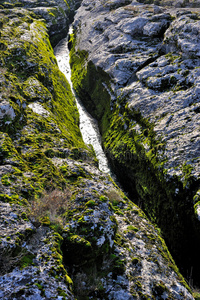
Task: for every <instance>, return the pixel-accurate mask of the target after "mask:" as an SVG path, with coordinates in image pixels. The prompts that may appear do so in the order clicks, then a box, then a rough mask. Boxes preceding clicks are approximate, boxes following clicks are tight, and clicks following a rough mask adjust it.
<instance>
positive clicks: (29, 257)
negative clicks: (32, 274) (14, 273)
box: [19, 253, 35, 269]
mask: <svg viewBox="0 0 200 300" xmlns="http://www.w3.org/2000/svg"><path fill="white" fill-rule="evenodd" d="M34 258H35V255H33V254H32V253H27V254H26V255H25V256H23V257H22V258H21V259H20V262H19V267H20V269H23V268H25V267H27V266H30V265H31V266H33V265H34V263H33V259H34Z"/></svg>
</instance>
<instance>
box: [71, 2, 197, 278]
mask: <svg viewBox="0 0 200 300" xmlns="http://www.w3.org/2000/svg"><path fill="white" fill-rule="evenodd" d="M103 3H104V5H102V2H101V1H96V2H95V3H93V2H87V3H86V2H85V1H84V2H83V4H82V6H81V7H80V8H79V10H78V12H77V14H76V16H75V21H74V36H73V38H72V40H74V43H73V47H72V51H71V66H72V81H73V84H74V87H75V89H76V92H77V93H78V95H79V96H80V97H81V100H82V101H83V102H84V103H85V105H86V107H87V108H88V109H89V111H90V113H91V114H92V115H93V116H95V117H96V118H97V119H98V122H99V126H100V130H101V133H102V136H103V145H104V148H105V151H106V153H107V156H108V158H109V159H110V162H111V165H112V166H113V170H114V171H115V173H116V174H117V175H118V178H119V180H120V182H121V183H122V185H123V186H124V188H125V189H126V190H128V191H129V193H130V195H131V197H135V196H136V195H137V198H138V203H139V204H140V205H141V207H142V208H143V209H144V210H145V212H146V213H147V214H148V216H149V217H150V218H151V220H152V221H153V222H155V223H156V224H158V226H159V227H160V228H161V230H162V232H163V234H164V237H165V238H166V240H167V243H168V245H169V247H170V249H171V250H172V252H173V254H174V256H175V257H176V260H177V262H178V264H179V266H180V267H181V266H183V269H185V275H186V274H187V273H188V270H189V269H190V268H191V266H194V265H196V266H197V265H198V264H199V263H200V262H199V255H198V252H199V251H198V249H199V248H198V246H197V244H199V234H198V232H199V229H200V225H199V221H198V220H197V218H196V215H198V213H197V212H198V205H196V206H195V212H196V214H194V207H193V206H194V202H193V197H194V196H195V194H196V193H197V191H198V190H199V182H200V177H199V174H200V173H199V171H200V169H199V166H200V164H199V136H198V127H199V102H198V100H197V99H198V84H199V83H198V82H199V75H198V74H199V63H198V60H199V52H198V48H199V40H198V38H197V35H198V34H197V32H199V15H198V13H196V11H195V9H194V10H193V11H189V10H188V11H187V10H177V13H175V12H174V10H173V12H172V11H171V10H170V9H169V10H166V8H165V9H163V8H162V7H158V6H155V5H143V4H142V5H140V4H139V3H137V4H136V3H135V2H131V3H126V2H125V1H120V2H118V4H117V6H116V7H115V6H114V5H115V3H116V2H115V1H103ZM119 7H120V8H119ZM186 27H187V29H186ZM158 29H159V30H158ZM81 65H82V68H81ZM90 83H92V84H90ZM183 99H184V100H183ZM194 249H195V250H194ZM188 257H189V259H188ZM186 258H187V259H186ZM194 268H195V271H194V273H193V275H194V276H195V278H197V279H196V280H197V283H198V278H199V267H194Z"/></svg>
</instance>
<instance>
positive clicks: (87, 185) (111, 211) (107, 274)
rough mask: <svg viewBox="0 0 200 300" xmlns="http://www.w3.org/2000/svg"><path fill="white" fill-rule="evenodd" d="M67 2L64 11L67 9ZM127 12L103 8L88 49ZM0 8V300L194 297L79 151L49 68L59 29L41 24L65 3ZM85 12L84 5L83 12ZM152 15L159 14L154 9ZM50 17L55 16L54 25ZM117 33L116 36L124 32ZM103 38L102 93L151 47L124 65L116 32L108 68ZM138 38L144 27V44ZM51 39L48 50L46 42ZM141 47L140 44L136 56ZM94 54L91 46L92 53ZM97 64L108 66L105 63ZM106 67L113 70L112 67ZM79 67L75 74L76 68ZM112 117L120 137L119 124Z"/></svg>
mask: <svg viewBox="0 0 200 300" xmlns="http://www.w3.org/2000/svg"><path fill="white" fill-rule="evenodd" d="M75 3H76V2H71V3H70V5H72V10H73V9H74V4H75ZM38 4H40V5H38ZM55 4H56V5H55ZM129 4H130V1H126V0H125V1H124V0H122V1H113V2H112V1H111V2H110V1H109V2H105V9H106V10H108V11H110V10H111V11H112V10H113V9H117V10H119V11H118V12H119V14H118V15H117V14H116V16H114V19H113V15H112V14H110V16H109V17H110V20H109V19H108V20H106V19H103V18H102V19H101V20H100V21H97V22H96V23H95V28H94V29H93V30H94V31H93V30H92V32H91V33H92V35H91V41H94V40H93V38H96V37H97V36H96V32H102V28H103V29H104V27H102V23H101V21H102V20H103V22H105V24H106V26H107V25H109V24H114V23H118V21H117V20H119V18H120V17H121V13H120V11H122V12H123V9H122V8H121V7H120V6H121V5H122V6H123V7H125V8H126V7H128V8H126V9H125V15H126V17H127V18H128V19H131V14H132V6H129ZM1 5H2V7H3V8H4V9H2V10H1V16H2V17H1V19H0V22H1V23H0V24H1V39H2V40H3V41H4V43H5V44H6V45H7V47H6V49H4V50H3V51H2V52H1V58H0V64H1V71H2V75H1V77H0V78H1V87H2V90H3V92H4V98H3V99H4V100H5V101H7V103H8V104H9V107H11V108H12V109H13V111H14V112H15V114H16V116H15V117H13V120H12V123H9V124H4V125H5V126H2V127H1V130H2V131H1V135H0V189H1V192H0V259H1V262H2V263H1V264H0V284H1V292H0V298H2V299H7V300H9V299H34V300H35V299H52V298H54V297H55V298H57V299H76V298H78V297H80V298H81V297H83V298H84V297H85V298H86V297H87V298H90V299H135V298H136V299H141V298H142V297H145V298H152V299H153V298H155V299H156V298H165V299H166V298H170V297H171V298H176V299H194V298H193V296H192V294H191V291H190V289H189V287H188V286H187V284H186V282H185V280H184V279H183V277H182V276H181V274H180V273H179V271H178V269H177V267H176V264H175V262H174V261H173V259H172V257H171V255H170V253H169V251H168V249H167V247H166V244H165V242H164V240H163V239H162V237H161V235H160V233H159V230H157V229H156V228H155V227H154V226H153V225H152V223H151V222H150V221H149V220H148V219H147V217H146V216H145V214H144V213H143V212H142V210H141V209H140V208H139V207H138V206H137V205H135V204H133V203H132V202H131V201H130V200H129V199H128V198H127V197H126V196H125V195H124V193H123V192H122V191H121V190H120V189H119V188H118V187H117V186H116V184H114V182H113V180H112V179H111V178H110V176H109V175H106V174H104V173H102V172H100V171H99V169H98V168H97V166H96V158H95V156H94V153H93V150H92V149H91V148H90V147H89V146H86V145H85V144H84V143H83V140H82V137H81V134H80V131H79V128H78V123H79V121H78V112H77V109H76V107H75V101H74V96H73V94H72V91H71V88H70V85H69V83H68V82H67V80H66V78H65V77H64V75H63V74H62V73H61V72H60V71H59V69H58V66H57V62H56V60H55V56H54V54H53V49H52V47H51V44H50V41H49V35H48V32H49V33H50V34H51V30H54V29H55V31H53V33H55V32H60V31H62V28H64V27H63V26H65V25H64V24H63V23H62V22H61V27H59V26H57V25H58V24H56V28H54V29H52V28H53V25H54V24H53V21H52V20H53V18H54V16H52V18H50V19H48V17H49V16H51V13H53V12H54V13H55V12H56V10H55V7H58V8H59V7H60V8H62V7H65V5H66V2H65V1H61V0H60V1H56V2H55V1H53V0H52V1H50V0H49V1H42V2H41V1H31V0H29V1H17V2H16V3H15V2H11V1H10V2H5V1H1ZM95 5H96V2H94V1H84V2H83V7H84V8H85V9H84V11H85V14H86V15H87V12H88V11H90V12H91V11H92V10H93V8H94V7H95ZM137 5H138V7H140V6H141V5H139V4H138V3H137ZM40 7H41V8H40ZM97 7H98V6H97ZM130 7H131V10H130ZM48 9H49V11H48ZM99 9H100V11H101V9H102V8H101V7H99ZM33 11H35V12H37V16H36V15H35V14H33ZM47 11H48V12H49V14H48V15H47V13H46V12H47ZM61 11H62V10H61ZM100 11H99V12H100ZM155 11H157V13H158V14H161V13H162V12H161V11H160V10H159V9H156V8H155ZM38 14H39V19H38ZM148 14H149V13H148V11H146V9H145V11H144V15H143V16H142V17H141V18H139V21H137V19H135V20H136V21H135V25H136V27H137V32H138V33H139V34H141V32H143V29H144V28H145V26H146V25H147V23H146V20H147V21H148V22H151V23H152V22H153V21H152V20H153V19H151V21H149V19H148V18H149V17H148ZM41 16H43V17H44V18H45V19H46V23H45V21H44V20H41ZM60 16H61V14H60V13H58V18H57V19H56V20H57V21H58V20H61V19H60ZM64 16H65V14H64ZM135 17H136V16H135ZM64 18H65V17H64ZM150 18H153V13H152V14H151V16H150ZM144 20H145V21H144ZM169 20H170V18H169V15H166V16H164V15H162V16H160V15H159V16H157V18H156V20H155V23H156V22H157V23H159V22H160V23H159V24H162V26H163V28H164V27H165V26H166V24H168V22H169ZM129 21H130V20H129ZM51 22H52V23H51ZM90 25H92V24H90ZM93 25H94V24H93ZM121 25H122V28H123V30H129V29H130V28H128V27H126V24H121ZM157 25H158V24H155V27H154V26H153V27H152V29H150V31H152V34H151V35H150V36H151V37H152V36H155V35H156V37H155V38H156V39H157V38H158V39H159V37H157V35H159V34H160V32H158V31H157V29H158V27H157ZM48 26H50V27H48ZM51 26H52V27H51ZM103 26H104V25H103ZM167 26H168V25H167ZM47 27H48V28H47ZM49 28H50V29H49ZM112 28H114V27H112ZM109 30H110V28H109V27H108V28H107V29H105V30H104V32H105V37H103V39H102V40H104V38H105V39H106V36H107V34H108V33H109V34H111V32H109ZM112 34H113V35H112V39H111V42H112V43H111V44H110V48H111V50H112V51H113V52H111V55H110V59H111V60H110V63H107V64H106V66H107V67H108V70H109V69H110V70H109V72H110V74H111V73H112V72H114V71H116V73H117V74H118V72H117V68H118V67H119V69H120V72H119V75H117V76H118V78H117V80H116V81H113V82H112V83H111V85H114V84H116V86H117V87H118V88H120V87H122V86H123V84H121V82H120V78H123V74H125V73H126V71H127V70H129V69H130V67H133V69H134V70H137V71H139V70H138V67H139V66H143V64H144V63H145V61H146V60H148V59H151V57H152V55H151V54H152V53H154V51H155V49H157V46H156V47H155V45H153V44H151V41H150V38H149V37H147V40H148V41H147V44H148V45H151V47H150V49H149V50H147V51H146V56H145V58H142V59H141V61H139V62H138V61H137V59H136V57H135V58H134V59H133V62H132V61H131V60H129V61H128V62H126V59H125V58H126V56H125V55H126V51H127V49H126V48H125V47H124V48H123V40H124V39H125V40H128V41H129V42H130V45H128V51H130V50H129V49H136V48H137V47H136V45H135V44H134V42H132V37H129V34H128V33H126V34H125V38H123V37H121V34H122V33H121V29H119V30H118V31H116V36H117V38H118V41H120V42H121V44H120V49H121V46H122V49H124V50H123V51H124V56H123V55H122V56H123V57H121V61H120V62H119V66H118V67H117V63H118V59H117V57H116V55H115V54H116V53H117V51H118V48H117V47H118V45H117V43H116V42H115V37H114V35H115V32H114V31H113V32H112ZM146 34H147V29H145V38H146ZM123 36H124V33H123ZM85 37H86V33H85ZM83 38H84V37H83ZM126 38H127V39H126ZM51 41H52V43H53V42H54V40H53V39H52V38H51ZM87 43H88V45H89V44H91V42H89V41H88V42H87ZM145 43H146V41H141V45H140V49H139V50H138V53H136V56H137V57H139V53H140V52H141V51H142V48H144V47H145V45H146V44H145ZM112 44H113V45H112ZM99 46H100V44H99V41H98V38H97V39H96V40H95V41H94V43H93V46H92V47H94V49H95V48H98V47H99ZM101 46H102V45H101ZM99 50H102V49H101V48H99ZM105 57H106V54H104V58H105ZM106 58H108V60H109V56H107V57H106ZM95 59H97V62H98V64H99V65H103V64H105V62H104V61H103V58H102V60H99V61H98V56H96V58H95ZM112 62H116V66H114V68H113V69H112V67H113V66H112ZM80 68H81V70H83V69H84V68H83V66H82V65H81V66H80ZM94 75H96V74H95V73H94ZM103 76H105V77H106V75H105V73H103ZM141 76H142V75H141ZM130 77H131V80H132V71H131V72H130V74H128V77H127V80H130ZM106 78H107V77H106ZM94 79H97V80H98V77H97V78H96V77H94ZM144 80H145V79H144ZM188 80H189V79H188ZM190 80H192V78H190ZM106 84H108V82H106V83H105V85H104V89H103V92H102V93H105V91H106V89H107V85H106ZM94 86H95V85H94ZM6 88H7V90H6ZM5 90H6V91H7V93H6V99H5ZM118 90H119V89H118ZM103 95H106V94H103ZM110 95H111V96H112V95H114V94H112V92H110ZM105 99H107V98H105ZM113 101H114V99H113ZM103 109H104V107H103ZM114 109H115V108H114V106H113V111H114ZM99 110H100V111H101V110H102V107H99ZM121 117H122V118H124V119H123V122H124V123H123V124H122V125H123V128H124V129H125V130H126V129H127V128H128V124H126V123H127V122H126V120H125V116H123V115H121ZM134 125H135V130H136V131H137V133H138V134H140V133H141V132H142V130H143V128H142V126H140V125H139V124H136V122H135V124H134ZM120 147H121V144H120V142H119V144H118V148H119V149H120Z"/></svg>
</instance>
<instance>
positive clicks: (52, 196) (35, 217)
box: [29, 189, 71, 226]
mask: <svg viewBox="0 0 200 300" xmlns="http://www.w3.org/2000/svg"><path fill="white" fill-rule="evenodd" d="M70 197H71V192H70V190H69V189H65V190H64V191H61V190H58V189H55V190H53V191H50V192H46V193H45V194H44V196H43V197H42V198H40V199H37V200H33V201H32V203H31V207H30V214H29V216H30V219H31V221H32V222H33V223H34V224H35V225H36V226H39V224H41V223H42V224H44V225H50V224H54V225H60V226H62V225H63V223H64V218H63V217H62V215H63V214H64V213H65V211H66V210H67V209H69V207H70V202H69V200H70Z"/></svg>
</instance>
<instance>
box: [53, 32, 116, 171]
mask: <svg viewBox="0 0 200 300" xmlns="http://www.w3.org/2000/svg"><path fill="white" fill-rule="evenodd" d="M54 54H55V56H56V59H57V63H58V67H59V69H60V71H61V72H62V73H63V74H64V75H65V77H66V78H67V80H68V82H69V84H70V86H71V89H72V92H73V94H74V96H75V100H76V104H77V108H78V111H79V127H80V131H81V134H82V137H83V141H84V142H85V144H91V145H92V146H93V148H94V151H95V154H96V157H97V159H98V161H99V169H100V170H101V171H102V172H104V173H108V174H111V171H110V168H109V165H108V160H107V157H106V155H105V153H104V152H103V149H102V146H101V135H100V133H99V128H98V125H97V121H96V120H95V119H94V118H92V116H91V115H90V114H89V113H88V112H87V111H86V109H85V107H84V106H83V104H82V103H81V101H80V99H79V98H78V97H77V96H76V95H75V93H74V90H73V86H72V82H71V68H70V63H69V60H70V57H69V49H68V36H67V37H66V38H64V39H62V40H61V41H60V42H59V43H58V44H57V46H56V47H55V48H54Z"/></svg>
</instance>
